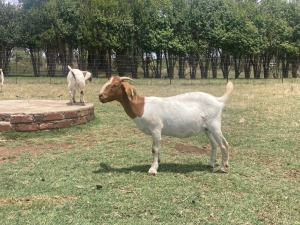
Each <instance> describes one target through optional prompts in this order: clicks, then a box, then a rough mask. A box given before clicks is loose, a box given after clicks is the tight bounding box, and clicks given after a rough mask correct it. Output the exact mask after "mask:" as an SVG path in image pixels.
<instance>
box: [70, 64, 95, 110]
mask: <svg viewBox="0 0 300 225" xmlns="http://www.w3.org/2000/svg"><path fill="white" fill-rule="evenodd" d="M68 68H69V70H70V71H69V73H68V76H67V80H68V90H69V96H70V104H71V105H72V104H73V103H75V102H76V100H75V94H76V90H78V91H79V92H80V102H81V103H82V104H83V105H85V101H84V92H85V81H86V80H89V81H92V74H91V73H90V72H88V71H81V70H79V69H72V68H71V67H70V66H68Z"/></svg>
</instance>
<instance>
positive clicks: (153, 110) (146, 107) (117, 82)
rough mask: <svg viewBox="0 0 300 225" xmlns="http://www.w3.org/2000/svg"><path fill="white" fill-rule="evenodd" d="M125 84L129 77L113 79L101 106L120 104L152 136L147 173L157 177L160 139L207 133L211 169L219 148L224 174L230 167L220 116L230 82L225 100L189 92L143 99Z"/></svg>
mask: <svg viewBox="0 0 300 225" xmlns="http://www.w3.org/2000/svg"><path fill="white" fill-rule="evenodd" d="M126 80H131V79H130V78H128V77H118V76H116V77H111V78H110V80H109V81H107V82H106V83H105V84H104V85H103V87H102V88H101V90H100V93H99V100H100V102H102V103H106V102H110V101H114V100H116V101H118V102H120V103H121V105H122V106H123V108H124V110H125V112H126V113H127V115H128V116H129V117H130V118H131V119H133V121H134V122H135V123H136V125H137V127H138V128H139V129H140V130H141V131H142V132H144V133H145V134H148V135H151V136H152V140H153V143H152V154H153V162H152V165H151V168H150V169H149V171H148V174H150V175H156V174H157V169H158V163H159V149H160V141H161V136H162V135H166V136H173V137H179V138H184V137H190V136H194V135H197V134H199V133H200V132H202V131H203V132H204V133H205V134H206V135H207V137H208V138H209V139H210V142H211V158H210V161H209V163H208V165H209V166H211V167H214V166H215V165H216V155H217V147H218V145H219V146H220V148H221V151H222V164H221V169H220V170H221V171H222V172H225V167H228V159H229V154H228V143H227V141H226V139H225V138H224V136H223V134H222V131H221V114H222V109H223V107H224V105H225V101H226V100H227V98H228V97H229V95H230V93H231V92H232V90H233V84H232V82H228V83H227V86H226V91H225V93H224V95H223V96H222V97H214V96H212V95H210V94H207V93H203V92H190V93H185V94H180V95H177V96H172V97H166V98H160V97H143V96H140V95H138V94H137V92H136V90H135V88H134V87H133V86H131V85H130V84H129V83H128V82H126Z"/></svg>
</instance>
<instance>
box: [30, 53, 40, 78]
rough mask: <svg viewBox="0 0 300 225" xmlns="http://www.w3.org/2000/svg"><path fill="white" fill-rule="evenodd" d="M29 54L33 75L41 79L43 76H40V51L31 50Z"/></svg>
mask: <svg viewBox="0 0 300 225" xmlns="http://www.w3.org/2000/svg"><path fill="white" fill-rule="evenodd" d="M29 53H30V59H31V63H32V68H33V74H34V76H36V77H39V76H40V75H41V74H40V51H39V50H34V49H31V48H30V49H29Z"/></svg>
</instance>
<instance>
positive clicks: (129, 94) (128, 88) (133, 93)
mask: <svg viewBox="0 0 300 225" xmlns="http://www.w3.org/2000/svg"><path fill="white" fill-rule="evenodd" d="M122 86H123V88H124V90H125V92H126V95H127V97H128V99H129V100H131V101H132V100H133V98H134V96H136V90H135V88H134V87H133V86H131V85H130V84H128V83H127V82H122Z"/></svg>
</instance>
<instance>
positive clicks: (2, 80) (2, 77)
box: [0, 69, 4, 91]
mask: <svg viewBox="0 0 300 225" xmlns="http://www.w3.org/2000/svg"><path fill="white" fill-rule="evenodd" d="M3 83H4V74H3V71H2V69H0V84H1V91H2V89H3Z"/></svg>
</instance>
